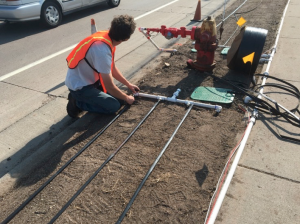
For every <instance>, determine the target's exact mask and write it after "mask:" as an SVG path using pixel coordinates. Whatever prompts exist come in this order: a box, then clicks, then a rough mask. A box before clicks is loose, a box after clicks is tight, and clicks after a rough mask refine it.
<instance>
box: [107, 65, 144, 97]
mask: <svg viewBox="0 0 300 224" xmlns="http://www.w3.org/2000/svg"><path fill="white" fill-rule="evenodd" d="M112 76H113V77H114V78H115V79H116V80H118V81H119V82H120V83H122V84H124V85H125V86H127V87H128V88H129V89H130V90H131V91H132V92H133V93H136V92H138V91H140V89H139V87H138V86H136V85H133V84H131V83H130V82H128V80H127V79H126V78H125V77H124V76H123V75H122V73H121V72H120V70H119V69H118V68H117V66H116V65H115V64H114V66H113V69H112Z"/></svg>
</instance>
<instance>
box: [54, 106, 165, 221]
mask: <svg viewBox="0 0 300 224" xmlns="http://www.w3.org/2000/svg"><path fill="white" fill-rule="evenodd" d="M159 102H160V101H158V102H156V104H155V105H154V106H153V107H152V108H151V110H150V111H149V112H148V113H147V114H146V116H145V117H144V118H143V119H142V120H141V121H140V123H139V124H138V125H137V126H136V127H135V128H134V130H133V131H132V132H131V133H130V134H129V135H128V136H127V138H126V139H125V140H124V141H123V142H122V143H121V145H120V146H119V147H118V148H117V149H116V150H115V151H114V152H113V153H112V154H111V155H109V156H108V158H107V159H106V160H105V161H104V163H102V165H101V166H100V167H99V168H98V169H97V170H96V171H95V172H94V173H93V175H92V176H90V178H89V179H88V180H87V181H86V182H85V184H84V185H82V186H81V188H80V189H79V190H78V191H77V192H76V193H75V194H74V195H73V196H72V198H71V199H70V200H69V201H68V202H67V203H66V204H65V205H64V206H63V207H62V208H61V210H60V211H59V212H58V213H57V214H56V215H55V216H54V217H53V218H52V219H51V220H50V222H49V224H50V223H54V222H55V220H56V219H57V218H58V217H59V216H60V215H61V214H62V213H63V212H64V211H65V210H66V209H67V208H68V207H69V205H70V204H71V203H72V202H73V201H74V200H75V199H76V198H77V196H78V195H79V194H80V193H81V192H82V191H83V190H84V189H85V188H86V187H87V186H88V185H89V183H90V182H91V181H92V180H93V179H94V178H95V177H96V176H97V174H98V173H99V172H100V171H101V170H102V169H103V167H104V166H105V165H106V164H107V163H108V162H109V161H110V160H111V159H112V158H113V157H114V156H115V155H116V154H117V153H118V152H119V151H120V149H121V148H122V147H123V145H124V144H125V143H126V142H127V141H128V140H129V139H130V137H131V136H132V135H133V134H134V133H135V132H136V130H137V129H138V128H139V127H140V126H141V125H142V123H143V122H144V121H145V120H146V119H147V118H148V117H149V115H150V114H151V113H152V111H153V110H154V109H155V108H156V106H157V105H158V104H159Z"/></svg>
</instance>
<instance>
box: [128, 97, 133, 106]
mask: <svg viewBox="0 0 300 224" xmlns="http://www.w3.org/2000/svg"><path fill="white" fill-rule="evenodd" d="M133 102H134V97H133V96H127V99H126V103H128V104H130V105H131V104H133Z"/></svg>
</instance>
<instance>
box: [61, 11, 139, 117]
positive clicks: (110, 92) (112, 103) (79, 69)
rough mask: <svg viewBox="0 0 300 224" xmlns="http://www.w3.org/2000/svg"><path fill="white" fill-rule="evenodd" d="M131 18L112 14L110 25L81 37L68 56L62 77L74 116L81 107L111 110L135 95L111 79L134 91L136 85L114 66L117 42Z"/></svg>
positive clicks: (130, 24)
mask: <svg viewBox="0 0 300 224" xmlns="http://www.w3.org/2000/svg"><path fill="white" fill-rule="evenodd" d="M135 27H136V24H135V22H134V18H133V17H131V16H129V15H120V16H116V17H114V19H113V20H112V22H111V27H110V29H109V30H106V31H99V32H96V33H94V34H92V35H91V36H89V37H87V38H85V39H84V40H82V41H81V42H80V43H79V44H78V45H77V46H76V47H75V48H74V49H73V51H72V52H71V53H70V54H69V56H68V57H67V63H68V72H67V76H66V80H65V84H66V86H67V87H68V88H69V90H70V93H69V95H68V100H69V102H68V104H67V112H68V115H69V116H70V117H73V118H76V117H78V116H79V114H80V113H81V112H82V111H89V112H95V113H104V114H111V113H115V112H117V111H118V110H119V109H120V107H121V106H122V105H123V104H125V103H127V104H132V103H133V102H134V97H133V96H132V95H127V94H125V93H124V92H123V91H121V90H120V89H119V88H118V87H117V86H116V85H115V84H114V79H116V80H117V81H119V82H120V83H122V84H124V85H125V86H127V87H128V88H129V89H130V90H131V91H132V92H133V93H136V92H138V91H139V90H140V89H139V87H138V86H136V85H134V84H132V83H130V82H129V81H128V80H127V79H126V78H125V77H124V76H123V75H122V73H121V72H120V70H119V69H118V68H117V67H116V65H115V62H114V55H115V50H116V46H117V45H119V44H121V43H122V42H125V41H127V40H128V39H129V38H130V36H131V35H132V34H133V32H134V30H135Z"/></svg>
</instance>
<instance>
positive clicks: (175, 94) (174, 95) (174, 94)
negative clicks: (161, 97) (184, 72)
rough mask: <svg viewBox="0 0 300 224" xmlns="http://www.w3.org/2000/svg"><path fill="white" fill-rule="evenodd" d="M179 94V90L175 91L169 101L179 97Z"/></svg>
mask: <svg viewBox="0 0 300 224" xmlns="http://www.w3.org/2000/svg"><path fill="white" fill-rule="evenodd" d="M180 92H181V89H177V90H176V92H175V93H173V96H172V97H171V98H170V99H176V97H177V96H178V95H179V93H180Z"/></svg>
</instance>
